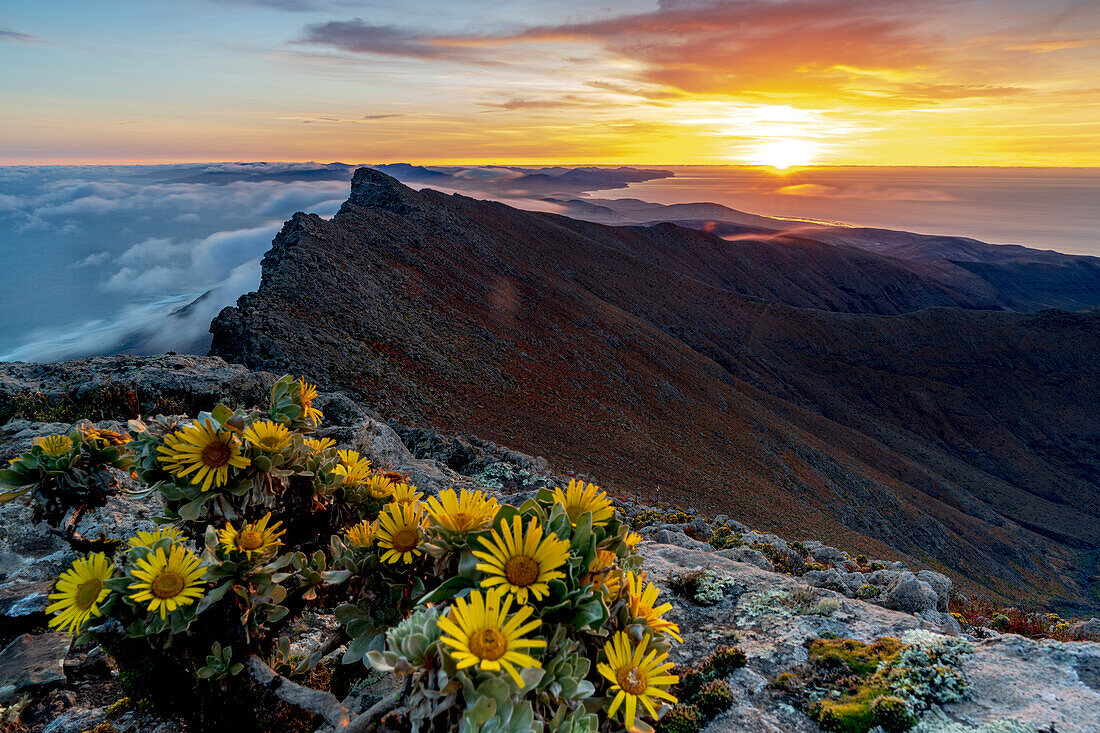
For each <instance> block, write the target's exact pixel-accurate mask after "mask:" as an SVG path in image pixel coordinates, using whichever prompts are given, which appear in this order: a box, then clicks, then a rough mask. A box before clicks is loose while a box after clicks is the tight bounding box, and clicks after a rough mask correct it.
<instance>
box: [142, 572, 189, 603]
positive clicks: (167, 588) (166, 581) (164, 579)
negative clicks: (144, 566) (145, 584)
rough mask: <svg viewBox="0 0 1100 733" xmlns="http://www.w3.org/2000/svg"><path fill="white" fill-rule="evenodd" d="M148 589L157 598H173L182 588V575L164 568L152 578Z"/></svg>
mask: <svg viewBox="0 0 1100 733" xmlns="http://www.w3.org/2000/svg"><path fill="white" fill-rule="evenodd" d="M150 590H152V591H153V595H154V596H156V597H157V598H175V597H176V596H178V595H179V594H180V592H181V591H182V590H183V576H182V575H180V574H179V573H177V572H175V571H173V570H165V571H164V572H162V573H161V574H160V575H158V576H157V577H156V578H155V579H154V580H153V585H152V588H150Z"/></svg>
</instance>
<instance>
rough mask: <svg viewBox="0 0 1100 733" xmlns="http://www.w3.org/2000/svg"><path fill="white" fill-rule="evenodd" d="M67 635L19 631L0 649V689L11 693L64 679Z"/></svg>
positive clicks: (55, 683)
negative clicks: (8, 690) (7, 689)
mask: <svg viewBox="0 0 1100 733" xmlns="http://www.w3.org/2000/svg"><path fill="white" fill-rule="evenodd" d="M69 641H70V639H69V635H68V634H61V633H46V634H37V635H33V636H32V635H31V634H23V635H22V636H20V637H18V638H16V639H15V641H13V642H12V643H11V644H8V646H7V647H5V648H4V650H3V651H0V688H7V687H10V688H13V691H14V693H15V694H19V693H21V692H24V691H30V690H35V689H41V688H45V687H51V686H54V685H61V684H63V683H64V682H65V668H64V664H65V655H67V654H68V653H69Z"/></svg>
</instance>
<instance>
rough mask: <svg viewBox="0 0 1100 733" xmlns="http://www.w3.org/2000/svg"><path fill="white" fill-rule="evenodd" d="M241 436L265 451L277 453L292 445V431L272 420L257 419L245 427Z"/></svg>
mask: <svg viewBox="0 0 1100 733" xmlns="http://www.w3.org/2000/svg"><path fill="white" fill-rule="evenodd" d="M241 437H243V438H244V439H245V440H247V441H248V442H249V443H251V444H252V445H254V446H256V447H257V448H259V449H260V450H262V451H264V452H265V453H277V452H279V451H281V450H282V449H283V448H286V447H287V446H288V445H290V431H289V430H287V428H286V426H285V425H280V424H279V423H277V422H272V421H271V420H257V421H256V422H254V423H252V424H251V425H249V426H248V427H247V428H245V431H244V432H243V433H242V434H241Z"/></svg>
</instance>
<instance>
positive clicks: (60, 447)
mask: <svg viewBox="0 0 1100 733" xmlns="http://www.w3.org/2000/svg"><path fill="white" fill-rule="evenodd" d="M31 442H32V444H33V445H37V446H38V447H39V448H41V449H42V452H43V453H45V454H46V455H48V456H52V457H54V458H57V457H58V456H63V455H65V454H66V453H68V452H69V451H70V450H72V448H73V439H72V438H70V437H69V436H68V435H47V436H45V437H40V438H35V439H34V440H33V441H31Z"/></svg>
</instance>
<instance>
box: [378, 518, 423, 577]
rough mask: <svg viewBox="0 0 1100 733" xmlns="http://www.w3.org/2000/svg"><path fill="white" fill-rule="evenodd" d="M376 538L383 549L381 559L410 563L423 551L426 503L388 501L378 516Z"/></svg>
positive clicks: (389, 561) (390, 561)
mask: <svg viewBox="0 0 1100 733" xmlns="http://www.w3.org/2000/svg"><path fill="white" fill-rule="evenodd" d="M374 536H375V539H376V540H377V542H378V547H380V548H381V549H382V550H384V552H383V553H382V561H383V562H388V563H397V562H403V563H406V564H408V563H411V562H412V561H413V559H414V558H417V557H420V556H421V555H423V554H424V551H423V550H422V549H421V548H420V545H421V542H422V540H423V539H424V506H423V505H420V506H413V505H411V504H392V503H391V504H387V505H386V507H385V508H384V509H383V510H382V512H381V513H380V514H379V515H378V524H377V526H376V528H375V535H374Z"/></svg>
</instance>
